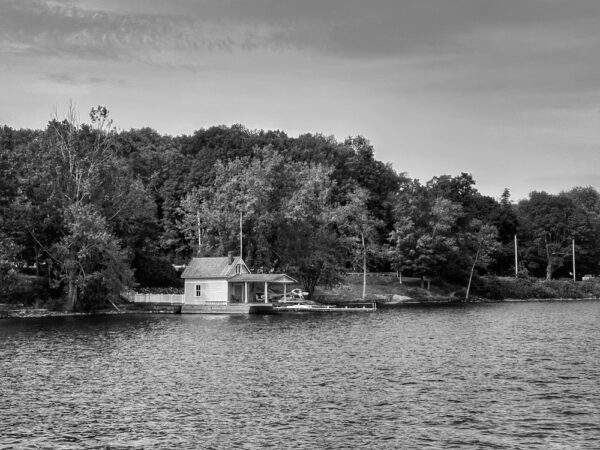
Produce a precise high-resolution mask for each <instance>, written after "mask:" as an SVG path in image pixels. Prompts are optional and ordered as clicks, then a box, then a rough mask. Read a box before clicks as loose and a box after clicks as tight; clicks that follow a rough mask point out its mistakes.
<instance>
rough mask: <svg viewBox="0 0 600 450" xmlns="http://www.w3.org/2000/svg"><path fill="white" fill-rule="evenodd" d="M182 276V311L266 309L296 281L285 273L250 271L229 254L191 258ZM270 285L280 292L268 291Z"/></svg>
mask: <svg viewBox="0 0 600 450" xmlns="http://www.w3.org/2000/svg"><path fill="white" fill-rule="evenodd" d="M181 277H182V278H183V279H184V280H185V294H184V300H183V306H182V308H181V312H182V313H253V312H269V311H270V310H272V309H273V305H272V303H271V300H272V299H275V298H276V297H283V298H286V297H287V294H288V293H287V286H288V285H289V284H292V283H297V281H296V280H294V279H293V278H292V277H290V276H288V275H286V274H253V273H251V272H250V269H248V266H246V263H245V262H244V260H243V259H242V258H241V257H239V256H236V257H234V256H233V254H232V253H229V255H228V256H225V257H202V258H193V259H192V260H191V261H190V263H189V264H188V265H187V267H186V268H185V270H184V271H183V274H182V275H181ZM269 286H271V288H273V287H277V289H278V290H279V291H281V292H278V293H274V292H271V293H270V292H269Z"/></svg>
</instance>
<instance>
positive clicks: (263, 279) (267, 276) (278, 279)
mask: <svg viewBox="0 0 600 450" xmlns="http://www.w3.org/2000/svg"><path fill="white" fill-rule="evenodd" d="M228 281H229V282H230V283H244V282H248V283H284V284H286V283H297V281H296V280H294V279H293V278H292V277H290V276H289V275H286V274H285V273H239V274H237V275H234V276H232V277H231V278H230V279H229V280H228Z"/></svg>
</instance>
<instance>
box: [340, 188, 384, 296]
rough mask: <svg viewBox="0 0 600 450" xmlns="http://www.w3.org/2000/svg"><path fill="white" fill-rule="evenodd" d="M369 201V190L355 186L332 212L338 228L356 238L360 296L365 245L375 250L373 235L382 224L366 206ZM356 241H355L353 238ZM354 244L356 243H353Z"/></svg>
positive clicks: (364, 294)
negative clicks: (360, 276)
mask: <svg viewBox="0 0 600 450" xmlns="http://www.w3.org/2000/svg"><path fill="white" fill-rule="evenodd" d="M368 201H369V192H368V191H367V190H366V189H364V188H356V189H355V190H354V192H351V193H350V194H349V195H348V200H347V202H346V203H345V204H343V205H340V206H339V207H338V208H337V210H336V211H335V212H334V218H335V219H334V220H335V222H336V224H337V226H338V227H339V229H340V230H341V231H342V232H343V233H345V234H346V236H347V237H350V238H356V240H358V247H359V249H360V251H359V252H358V253H359V254H360V255H361V256H362V258H361V259H362V269H363V290H362V298H363V299H364V298H365V296H366V293H367V245H368V244H369V246H370V247H371V249H373V250H375V248H374V247H375V239H374V238H375V236H376V232H377V227H379V226H381V225H382V223H383V222H382V221H381V220H378V219H376V218H375V217H373V215H372V214H371V213H370V211H369V210H368V208H367V203H368ZM354 242H355V243H356V241H355V240H354ZM355 246H356V244H355Z"/></svg>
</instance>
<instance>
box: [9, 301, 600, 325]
mask: <svg viewBox="0 0 600 450" xmlns="http://www.w3.org/2000/svg"><path fill="white" fill-rule="evenodd" d="M579 301H600V298H598V297H585V298H527V299H518V298H507V299H504V300H491V299H485V298H474V299H472V300H469V301H462V300H456V299H448V300H434V301H427V300H426V301H420V300H415V299H411V300H410V301H403V302H399V303H390V302H377V306H379V307H383V308H401V307H415V306H458V305H468V304H486V303H542V302H579ZM342 303H344V304H347V305H350V304H353V303H356V302H342ZM130 314H131V315H133V314H180V313H178V312H175V311H173V310H169V309H136V310H123V311H115V310H106V311H98V312H95V313H84V312H66V311H50V310H48V309H44V308H14V309H0V320H2V319H39V318H48V317H98V316H117V315H119V316H122V315H130Z"/></svg>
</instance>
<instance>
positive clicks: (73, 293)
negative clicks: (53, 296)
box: [66, 276, 77, 312]
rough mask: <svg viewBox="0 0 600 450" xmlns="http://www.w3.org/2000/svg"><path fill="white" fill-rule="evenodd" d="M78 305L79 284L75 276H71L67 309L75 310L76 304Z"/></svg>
mask: <svg viewBox="0 0 600 450" xmlns="http://www.w3.org/2000/svg"><path fill="white" fill-rule="evenodd" d="M76 305H77V284H76V283H75V278H74V277H72V276H70V277H69V289H68V291H67V305H66V307H67V311H70V312H73V311H75V306H76Z"/></svg>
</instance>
